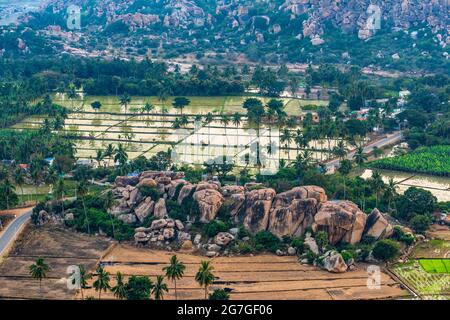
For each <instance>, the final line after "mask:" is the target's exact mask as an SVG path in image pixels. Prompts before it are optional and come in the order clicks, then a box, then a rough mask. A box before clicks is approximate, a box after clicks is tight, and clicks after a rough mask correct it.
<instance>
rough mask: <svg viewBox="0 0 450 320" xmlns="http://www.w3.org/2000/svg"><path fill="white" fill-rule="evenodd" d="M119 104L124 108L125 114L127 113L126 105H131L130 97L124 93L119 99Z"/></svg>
mask: <svg viewBox="0 0 450 320" xmlns="http://www.w3.org/2000/svg"><path fill="white" fill-rule="evenodd" d="M119 100H120V104H121V105H122V106H123V107H124V108H125V113H127V110H128V105H129V104H130V103H131V97H130V95H129V94H128V93H124V94H123V95H122V96H121V97H120V98H119Z"/></svg>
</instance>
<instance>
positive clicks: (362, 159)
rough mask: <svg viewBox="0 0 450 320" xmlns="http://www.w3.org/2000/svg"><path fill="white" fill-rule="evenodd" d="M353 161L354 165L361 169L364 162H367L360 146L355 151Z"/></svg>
mask: <svg viewBox="0 0 450 320" xmlns="http://www.w3.org/2000/svg"><path fill="white" fill-rule="evenodd" d="M353 159H354V160H355V162H356V164H357V165H358V166H359V167H361V166H362V165H363V164H364V162H365V161H366V160H367V155H366V154H365V153H364V148H363V147H362V146H359V147H358V148H357V149H356V152H355V154H354V155H353Z"/></svg>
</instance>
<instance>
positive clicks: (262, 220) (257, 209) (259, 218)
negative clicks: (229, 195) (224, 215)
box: [238, 189, 276, 233]
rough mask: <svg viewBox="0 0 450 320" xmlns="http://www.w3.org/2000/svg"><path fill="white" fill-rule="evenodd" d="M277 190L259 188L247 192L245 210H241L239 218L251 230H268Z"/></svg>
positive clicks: (254, 231)
mask: <svg viewBox="0 0 450 320" xmlns="http://www.w3.org/2000/svg"><path fill="white" fill-rule="evenodd" d="M275 195H276V192H275V190H273V189H257V190H252V191H250V192H249V193H248V194H247V197H246V199H245V207H244V210H241V213H240V214H239V217H238V220H240V221H241V222H242V223H243V225H244V227H246V228H247V229H248V230H250V232H253V233H256V232H258V231H260V230H267V227H268V225H269V213H270V208H271V206H272V201H273V199H274V198H275Z"/></svg>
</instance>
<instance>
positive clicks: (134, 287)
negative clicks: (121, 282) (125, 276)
mask: <svg viewBox="0 0 450 320" xmlns="http://www.w3.org/2000/svg"><path fill="white" fill-rule="evenodd" d="M152 289H153V283H152V281H151V280H150V278H149V277H147V276H131V277H130V279H129V280H128V283H127V284H126V287H125V291H126V298H127V300H149V299H150V295H151V292H152Z"/></svg>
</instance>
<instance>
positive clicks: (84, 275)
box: [78, 265, 92, 300]
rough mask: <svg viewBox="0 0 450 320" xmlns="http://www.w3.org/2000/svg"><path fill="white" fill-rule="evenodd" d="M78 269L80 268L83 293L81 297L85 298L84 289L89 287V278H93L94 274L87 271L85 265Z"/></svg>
mask: <svg viewBox="0 0 450 320" xmlns="http://www.w3.org/2000/svg"><path fill="white" fill-rule="evenodd" d="M78 269H79V270H80V293H81V299H82V300H84V291H83V290H84V289H86V288H87V284H88V280H89V279H91V278H92V275H91V274H90V273H87V272H86V269H85V268H84V267H83V266H81V265H80V266H78Z"/></svg>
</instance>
